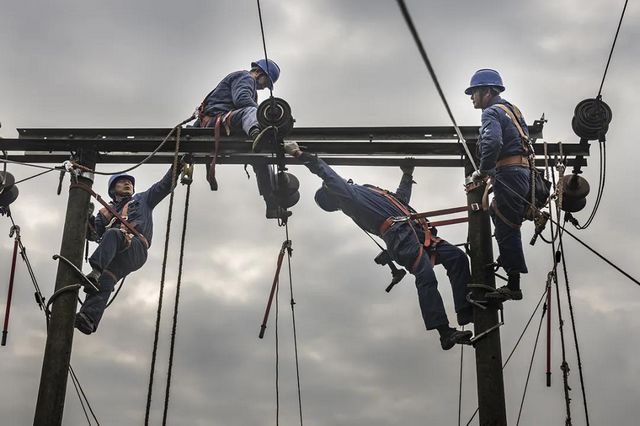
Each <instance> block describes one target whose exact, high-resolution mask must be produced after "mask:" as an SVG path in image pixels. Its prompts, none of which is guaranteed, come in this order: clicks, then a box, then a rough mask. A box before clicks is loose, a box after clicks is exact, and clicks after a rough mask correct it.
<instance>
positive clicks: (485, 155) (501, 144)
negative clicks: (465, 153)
mask: <svg viewBox="0 0 640 426" xmlns="http://www.w3.org/2000/svg"><path fill="white" fill-rule="evenodd" d="M496 104H503V105H506V106H507V107H508V108H510V109H511V110H512V111H513V106H512V105H511V104H510V103H509V102H507V101H505V100H504V99H502V98H501V97H500V96H495V97H494V98H493V99H491V101H490V103H489V106H487V108H485V109H483V110H482V126H481V127H480V138H479V139H478V145H477V152H478V157H479V158H480V166H479V168H480V170H481V171H482V172H485V173H487V174H489V175H494V174H495V170H496V162H497V161H498V160H500V159H502V158H505V157H511V156H513V155H526V151H525V150H524V148H523V146H522V140H521V138H520V133H518V129H517V128H516V126H515V124H513V121H511V119H510V118H509V116H508V115H507V113H506V112H504V111H503V110H501V109H500V108H499V107H497V106H495V105H496ZM520 125H521V126H522V130H524V132H525V133H526V134H527V136H528V135H529V129H528V127H527V123H526V122H525V121H524V117H521V119H520Z"/></svg>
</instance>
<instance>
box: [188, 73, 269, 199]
mask: <svg viewBox="0 0 640 426" xmlns="http://www.w3.org/2000/svg"><path fill="white" fill-rule="evenodd" d="M202 111H203V113H204V114H205V115H206V116H208V117H211V118H210V119H207V120H206V121H207V123H206V127H214V126H215V122H216V120H215V117H217V116H219V115H223V114H226V113H228V112H231V117H230V119H229V125H230V130H231V134H238V133H239V132H241V131H242V132H244V133H245V134H247V135H249V134H250V133H251V131H252V130H254V129H257V130H259V129H260V124H259V123H258V118H257V111H258V90H257V86H256V80H255V78H253V77H252V76H251V74H250V73H249V71H236V72H232V73H231V74H229V75H227V76H226V77H225V78H223V79H222V81H221V82H220V83H218V85H217V86H216V88H215V89H213V90H212V91H211V92H210V93H209V94H208V95H207V96H206V97H205V99H204V101H203V103H202ZM193 127H203V126H202V122H201V120H200V119H199V118H198V119H197V120H196V121H195V122H194V123H193ZM252 167H253V171H254V172H255V174H256V181H257V184H258V192H259V194H260V195H261V196H263V197H264V199H265V202H266V203H267V205H268V206H269V205H270V203H272V202H273V196H272V194H273V180H274V176H273V173H272V171H271V169H270V168H269V166H268V164H267V163H266V162H263V163H256V164H253V165H252Z"/></svg>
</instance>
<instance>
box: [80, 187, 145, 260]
mask: <svg viewBox="0 0 640 426" xmlns="http://www.w3.org/2000/svg"><path fill="white" fill-rule="evenodd" d="M71 188H79V189H82V190H83V191H85V192H88V193H89V194H90V195H91V196H92V197H93V198H95V199H96V200H97V201H98V202H99V203H100V204H102V206H103V208H102V209H100V213H101V214H102V215H103V216H104V217H105V218H106V219H107V220H108V221H109V223H108V224H107V226H106V227H107V228H111V227H113V225H114V224H115V223H116V221H119V222H120V231H122V233H123V234H124V237H125V241H126V247H125V248H124V250H127V249H128V248H129V246H131V240H132V239H133V237H134V236H136V237H138V238H139V239H140V241H142V242H143V243H144V245H145V247H146V248H147V249H148V248H149V241H147V239H146V237H145V236H144V235H142V234H141V233H140V232H139V231H138V230H137V229H136V228H135V225H132V224H130V223H129V222H127V218H128V216H127V213H128V212H129V204H130V203H131V201H129V202H128V203H127V204H125V205H124V207H123V208H122V213H118V211H117V210H116V209H114V208H113V207H112V206H111V205H109V203H107V202H106V201H104V199H103V198H102V197H101V196H100V194H98V193H96V192H95V191H94V190H93V189H91V187H89V186H87V185H85V184H84V183H80V182H76V183H72V184H71ZM124 250H123V251H124Z"/></svg>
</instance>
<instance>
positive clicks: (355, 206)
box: [285, 142, 473, 350]
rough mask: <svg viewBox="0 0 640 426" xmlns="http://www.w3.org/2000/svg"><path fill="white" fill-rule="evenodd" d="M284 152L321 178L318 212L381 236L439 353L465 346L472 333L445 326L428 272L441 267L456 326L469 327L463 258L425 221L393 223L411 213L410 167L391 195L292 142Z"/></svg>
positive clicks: (432, 277)
mask: <svg viewBox="0 0 640 426" xmlns="http://www.w3.org/2000/svg"><path fill="white" fill-rule="evenodd" d="M285 151H286V152H287V153H288V154H290V155H291V156H293V157H296V158H298V159H299V160H300V161H301V162H302V163H303V164H304V165H305V166H306V167H307V168H308V169H309V170H310V171H311V172H312V173H314V174H316V175H318V176H319V177H320V178H322V180H323V184H322V187H321V188H320V189H318V191H317V192H316V194H315V201H316V203H317V204H318V206H319V207H320V208H321V209H323V210H325V211H328V212H333V211H338V210H340V211H342V212H343V213H344V214H346V215H347V216H349V217H350V218H351V219H352V220H353V221H354V222H355V223H356V224H357V225H358V226H359V227H361V228H362V229H364V230H365V231H367V232H368V233H370V234H373V235H377V236H379V237H380V238H382V239H383V240H384V242H385V243H386V246H387V251H388V253H389V255H390V256H391V258H392V259H393V260H394V261H395V262H397V263H399V264H400V265H402V266H404V267H405V268H407V269H408V270H409V272H411V273H412V274H413V275H414V276H415V277H416V287H417V289H418V301H419V303H420V309H421V311H422V318H423V320H424V324H425V326H426V328H427V330H433V329H437V330H438V332H439V333H440V344H441V346H442V349H444V350H448V349H451V348H452V347H453V346H454V345H455V344H456V343H468V342H469V340H470V338H471V335H472V333H471V331H460V330H457V329H455V328H452V327H450V326H449V320H448V318H447V314H446V312H445V308H444V304H443V302H442V298H441V296H440V293H439V292H438V281H437V279H436V275H435V273H434V271H433V265H435V264H442V265H443V266H444V267H445V269H446V270H447V274H448V276H449V281H450V283H451V287H452V289H453V301H454V305H455V310H456V313H457V317H458V324H460V325H466V324H469V323H470V322H472V321H473V312H472V308H471V306H470V305H469V303H468V302H467V300H466V292H467V284H468V283H469V280H470V277H471V274H470V272H469V262H468V260H467V256H466V255H465V253H464V252H463V251H462V250H460V249H459V248H458V247H456V246H453V245H451V244H449V243H448V242H446V241H444V240H443V239H441V238H438V237H437V236H436V233H437V231H436V229H435V228H431V227H430V226H429V225H428V222H427V221H426V220H424V221H418V220H406V221H397V222H394V220H393V218H396V217H399V216H406V215H407V212H410V211H413V210H412V209H411V207H410V206H409V204H408V203H409V199H410V198H411V185H412V184H413V178H412V175H413V169H414V168H413V166H403V167H402V171H403V174H402V179H401V180H400V186H399V187H398V190H397V191H396V192H395V193H391V192H388V191H385V190H383V189H380V188H378V187H375V186H373V185H357V184H354V183H351V181H346V180H345V179H343V178H342V177H340V176H339V175H338V174H337V173H336V172H335V171H334V170H333V169H332V168H331V167H329V166H328V165H327V163H325V162H324V161H323V160H321V159H320V158H318V157H317V156H315V155H311V154H309V153H304V152H302V150H300V148H299V146H298V144H297V143H295V142H286V143H285Z"/></svg>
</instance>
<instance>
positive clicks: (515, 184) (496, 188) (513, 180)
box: [491, 166, 530, 274]
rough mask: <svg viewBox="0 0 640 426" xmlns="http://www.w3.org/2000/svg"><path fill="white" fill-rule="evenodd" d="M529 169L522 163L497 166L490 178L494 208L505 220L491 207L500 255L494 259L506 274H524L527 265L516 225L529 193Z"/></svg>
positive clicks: (518, 224) (521, 216)
mask: <svg viewBox="0 0 640 426" xmlns="http://www.w3.org/2000/svg"><path fill="white" fill-rule="evenodd" d="M529 186H530V182H529V169H528V168H527V167H522V166H506V167H502V168H499V169H498V170H497V172H496V175H495V177H494V178H493V199H494V202H495V207H496V208H497V209H498V210H499V211H500V214H502V215H503V216H504V217H505V218H506V219H507V220H508V221H509V222H511V223H510V224H509V223H505V221H504V220H502V219H501V218H500V216H499V215H497V214H496V212H495V211H494V210H493V209H491V219H492V220H493V224H494V226H495V236H496V241H497V242H498V250H499V251H500V256H499V257H498V262H499V263H500V264H501V265H502V267H503V268H504V270H505V272H506V273H507V274H517V273H527V272H528V271H527V264H526V262H525V259H524V252H523V251H522V236H521V234H520V225H521V224H522V220H523V217H524V212H525V209H526V207H527V204H526V199H527V194H528V193H529Z"/></svg>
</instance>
